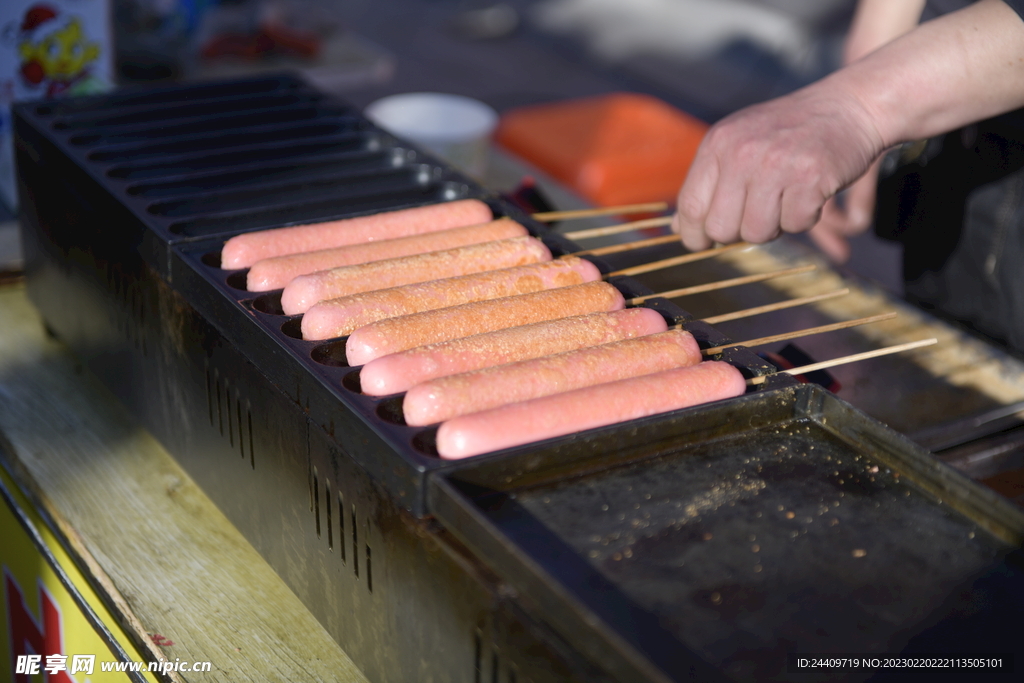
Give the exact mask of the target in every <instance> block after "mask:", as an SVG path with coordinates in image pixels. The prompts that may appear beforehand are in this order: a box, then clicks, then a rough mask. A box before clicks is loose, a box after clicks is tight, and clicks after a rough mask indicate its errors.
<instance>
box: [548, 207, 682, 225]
mask: <svg viewBox="0 0 1024 683" xmlns="http://www.w3.org/2000/svg"><path fill="white" fill-rule="evenodd" d="M667 208H668V202H648V203H646V204H623V205H622V206H605V207H601V208H599V209H574V210H571V211H542V212H540V213H535V214H533V219H534V220H537V221H545V222H547V221H565V220H572V219H575V218H592V217H595V216H614V215H616V214H623V215H628V214H631V213H647V212H650V211H664V210H665V209H667Z"/></svg>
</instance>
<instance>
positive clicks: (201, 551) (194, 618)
mask: <svg viewBox="0 0 1024 683" xmlns="http://www.w3.org/2000/svg"><path fill="white" fill-rule="evenodd" d="M0 439H2V441H0V451H2V452H3V454H2V455H0V457H4V458H5V461H4V466H5V467H6V468H7V469H8V471H10V472H11V473H12V475H13V476H14V477H15V479H16V480H17V482H18V484H19V486H20V487H21V488H22V489H23V490H25V491H26V492H27V493H28V494H29V495H30V496H33V497H34V498H35V500H36V503H37V505H40V506H42V507H43V508H45V509H47V510H48V511H49V512H51V514H52V515H53V516H54V517H55V518H56V519H57V523H58V526H59V527H60V528H61V530H62V531H63V533H64V535H65V536H66V537H67V538H68V539H69V541H70V544H71V546H72V551H73V552H74V553H75V554H77V555H78V556H80V557H81V558H83V561H84V562H85V563H86V564H87V565H88V569H89V571H88V573H89V574H91V575H92V577H93V580H94V582H95V583H96V585H97V587H98V588H99V590H100V592H101V593H105V594H107V596H108V597H109V602H111V603H112V607H113V610H112V611H113V612H114V613H115V614H116V615H117V618H118V619H119V620H120V621H121V625H122V626H123V627H124V628H125V629H126V630H127V631H129V632H130V633H132V634H134V636H135V637H136V638H137V639H138V640H139V645H140V646H141V647H142V648H146V647H148V648H151V650H150V653H151V654H155V653H156V652H157V651H159V652H161V653H162V654H163V655H164V656H166V657H168V658H170V659H171V660H174V659H175V658H180V659H182V660H186V659H187V660H191V661H210V662H212V663H213V670H212V672H209V673H195V674H178V676H177V678H176V679H175V680H181V681H187V682H191V681H203V683H212V682H214V681H218V682H219V681H288V682H291V681H352V682H357V681H364V680H365V678H364V677H363V676H362V674H361V673H360V672H359V671H358V670H357V669H356V667H355V665H354V664H353V663H352V661H351V660H350V659H349V658H348V657H347V656H346V655H345V653H344V652H343V651H342V650H341V648H339V647H338V645H337V644H336V643H335V642H334V641H333V640H332V639H331V638H330V636H329V635H328V634H327V632H326V631H324V629H323V628H322V627H321V626H320V625H319V624H318V623H317V621H316V620H315V619H314V618H313V616H312V615H311V614H310V613H309V612H308V610H306V608H305V607H304V606H303V605H302V603H301V602H300V601H299V600H298V598H296V597H295V595H293V594H292V593H291V591H289V590H288V588H287V587H286V586H285V584H284V583H283V582H282V581H281V579H280V578H278V576H277V575H276V574H275V573H274V572H273V570H272V569H271V568H270V567H269V565H267V563H266V562H264V561H263V559H262V558H261V557H260V556H259V555H258V554H257V553H256V551H255V550H254V549H253V548H252V546H250V545H249V544H248V542H247V541H246V540H245V539H244V538H243V537H242V535H241V534H240V533H239V532H238V530H236V529H235V528H234V527H233V526H232V525H231V524H230V522H228V520H227V519H226V518H225V517H224V516H223V515H222V514H221V513H220V511H219V510H217V508H216V507H215V506H214V505H213V503H212V502H210V500H209V499H208V498H207V497H206V496H205V494H203V492H202V491H200V489H199V488H198V487H197V486H196V485H195V483H193V482H192V481H191V480H190V479H189V477H188V475H186V474H185V472H184V471H183V470H182V469H181V468H180V467H178V465H177V463H175V462H174V460H173V459H172V458H171V457H170V456H169V455H168V454H167V452H166V451H164V449H163V448H162V447H161V446H160V445H159V444H158V443H157V442H156V441H155V440H154V439H153V438H152V437H151V436H150V435H149V434H148V433H147V432H146V431H144V430H143V429H141V428H140V427H139V426H138V425H136V424H135V423H134V422H133V420H132V419H131V418H130V416H129V415H128V413H127V411H126V410H125V409H124V408H123V407H122V406H121V405H120V404H119V403H118V402H117V401H116V400H115V399H114V398H113V396H111V395H110V394H109V392H108V391H107V390H106V389H105V388H104V387H103V386H102V385H101V384H100V382H99V381H98V380H97V379H95V378H94V377H92V376H91V375H90V374H89V373H88V372H86V371H84V370H82V368H81V366H80V365H79V363H78V362H77V361H76V360H75V358H74V357H73V356H72V355H71V354H70V352H69V351H68V350H67V349H66V348H65V347H64V346H63V345H61V344H60V343H59V342H56V341H53V340H51V339H49V338H47V337H46V336H45V334H44V332H43V327H42V323H41V321H40V319H39V316H38V315H37V314H36V312H35V310H34V309H33V308H32V306H31V304H30V303H29V302H28V300H27V298H26V296H25V292H24V289H23V287H21V286H20V285H12V286H6V287H0ZM154 634H159V636H161V637H157V638H154ZM168 641H171V642H173V643H174V644H173V645H169V646H168V645H166V642H168ZM156 642H162V643H165V645H163V646H159V645H157V644H156ZM153 658H154V659H155V658H156V657H155V656H154V657H153Z"/></svg>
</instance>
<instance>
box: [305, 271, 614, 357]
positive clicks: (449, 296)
mask: <svg viewBox="0 0 1024 683" xmlns="http://www.w3.org/2000/svg"><path fill="white" fill-rule="evenodd" d="M600 279H601V271H599V270H598V269H597V266H595V265H594V264H593V263H590V262H589V261H586V260H584V259H581V258H578V257H576V256H564V257H562V258H560V259H555V260H554V261H548V262H547V263H533V264H530V265H528V266H518V267H516V268H505V269H503V270H492V271H488V272H486V273H474V274H473V275H463V276H461V277H452V278H446V279H444V280H430V281H428V282H419V283H416V284H412V285H404V286H402V287H392V288H390V289H378V290H376V291H373V292H363V293H362V294H353V295H351V296H346V297H341V298H338V299H330V300H328V301H321V302H320V303H318V304H316V305H315V306H313V307H311V308H310V309H309V310H308V311H306V314H305V315H303V316H302V338H303V339H330V338H331V337H340V336H342V335H346V334H349V333H351V332H353V331H354V330H356V329H358V328H360V327H363V326H364V325H369V324H370V323H373V322H377V321H378V320H384V319H386V318H395V317H398V316H400V315H409V314H411V313H420V312H422V311H432V310H436V309H438V308H447V307H449V306H458V305H459V304H466V303H470V302H472V301H484V300H486V299H497V298H499V297H503V296H515V295H516V294H528V293H530V292H539V291H541V290H545V289H555V288H556V287H569V286H570V285H578V284H582V283H584V282H595V281H597V280H600Z"/></svg>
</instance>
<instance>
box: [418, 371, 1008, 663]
mask: <svg viewBox="0 0 1024 683" xmlns="http://www.w3.org/2000/svg"><path fill="white" fill-rule="evenodd" d="M621 431H622V430H619V429H616V428H608V429H602V430H594V431H592V432H588V433H585V434H582V435H579V436H575V437H569V438H564V439H559V440H556V441H553V442H550V443H548V444H545V445H544V446H543V447H538V448H536V449H535V450H534V452H533V453H532V455H531V458H530V459H529V460H528V461H525V462H524V461H523V460H513V459H507V458H501V457H490V458H487V459H481V460H469V461H466V462H465V463H464V464H463V466H462V467H456V468H449V469H447V470H446V471H445V472H443V473H439V474H438V475H436V476H434V477H432V478H431V484H430V493H429V500H428V506H429V509H430V511H431V512H432V513H433V514H434V515H436V517H437V518H438V520H440V521H441V522H442V523H443V524H444V526H445V528H447V529H448V530H450V531H451V532H452V533H453V534H454V535H455V536H456V537H458V538H459V539H460V540H462V541H463V542H464V543H466V545H467V546H468V547H470V548H471V549H472V550H473V551H474V552H475V553H476V554H477V555H478V556H480V557H481V558H482V559H483V560H484V561H485V562H487V563H488V564H490V565H491V566H493V567H494V568H495V569H496V570H497V571H498V573H499V574H500V575H501V577H502V578H503V579H505V580H506V581H508V582H509V583H510V584H512V585H513V586H514V587H515V588H516V589H518V590H519V591H521V593H522V594H523V595H525V596H528V597H529V598H530V599H531V600H532V601H533V602H535V603H537V604H542V605H544V609H545V617H546V619H547V620H548V623H549V624H551V625H552V626H553V627H554V628H555V629H556V630H557V631H558V632H560V633H561V634H562V635H563V637H566V638H568V639H569V640H570V641H571V642H572V643H573V644H574V645H575V646H576V647H577V648H579V649H580V650H581V652H583V653H584V654H585V655H586V656H588V657H590V658H592V659H593V660H594V661H596V662H599V663H600V664H601V665H602V666H603V667H604V668H605V669H606V670H607V671H609V672H612V674H613V676H615V677H616V678H620V679H623V680H638V679H644V680H659V681H666V680H691V679H692V678H693V677H695V678H696V679H698V680H708V679H713V678H715V677H716V676H718V675H720V674H725V675H726V676H728V677H729V678H732V679H737V680H764V679H767V678H773V677H776V676H778V675H780V674H781V673H783V672H784V671H785V667H786V656H787V653H788V652H839V653H852V652H898V651H900V650H901V649H902V648H903V646H904V645H905V644H906V642H907V640H908V639H909V638H910V637H911V636H913V635H914V634H915V633H916V632H917V631H919V630H921V629H923V628H924V627H925V626H926V625H928V623H929V621H928V620H929V618H930V617H932V616H933V614H932V613H933V612H934V611H935V610H936V609H937V608H939V606H940V605H941V604H942V602H943V600H944V599H946V598H947V597H948V596H950V595H951V594H953V593H954V592H955V591H957V590H966V589H964V587H963V586H962V584H963V583H964V582H965V581H968V580H970V579H971V578H973V577H975V576H977V575H978V574H979V573H980V572H982V571H984V570H985V569H987V568H990V567H992V566H993V565H996V564H998V563H999V562H1000V561H1001V559H1002V557H1003V555H1005V554H1006V553H1007V552H1009V551H1011V550H1012V549H1014V548H1016V547H1018V546H1019V545H1020V543H1021V540H1022V539H1024V511H1021V510H1020V509H1018V508H1016V507H1014V506H1013V505H1011V504H1009V503H1008V502H1007V501H1005V500H1004V499H1002V498H1000V497H999V496H997V495H995V494H993V493H992V492H991V491H989V490H987V489H984V488H983V487H980V486H978V485H976V484H974V483H973V482H970V481H968V480H967V479H965V478H963V477H962V476H960V475H958V474H956V473H955V472H954V471H953V470H951V469H949V468H947V467H945V466H944V465H941V464H939V463H937V462H936V461H935V460H934V458H932V457H931V456H930V455H929V454H928V453H927V452H926V451H924V450H922V449H920V448H919V447H917V446H916V445H914V444H913V443H912V442H910V441H909V440H907V439H906V438H904V437H902V436H901V435H899V434H897V433H895V432H893V431H891V430H889V429H888V428H886V427H885V426H884V425H881V424H880V423H878V422H875V421H874V420H872V419H870V418H868V417H866V416H865V415H863V414H862V413H860V412H858V411H857V410H855V409H853V408H852V407H850V406H848V405H847V404H845V403H843V402H842V401H840V400H839V399H837V398H835V397H834V396H833V395H832V394H830V393H828V392H826V391H824V390H822V389H820V388H819V387H816V386H814V385H799V386H796V387H788V388H782V389H777V390H774V391H767V392H761V393H759V394H750V395H747V396H745V397H743V398H740V399H738V400H734V401H730V402H725V403H719V404H714V405H709V406H705V407H698V408H692V409H689V410H684V411H679V412H677V413H674V414H669V415H663V416H655V417H652V418H649V419H647V420H642V421H638V422H635V423H631V425H630V434H629V438H628V439H626V438H623V435H622V434H621ZM610 442H611V443H610ZM613 453H614V455H613ZM808 676H809V677H808ZM830 676H835V674H834V673H831V674H830ZM855 677H863V674H857V675H856V676H855ZM819 678H820V677H819ZM800 680H815V677H814V676H813V675H811V674H808V675H807V676H805V675H804V674H803V673H801V677H800Z"/></svg>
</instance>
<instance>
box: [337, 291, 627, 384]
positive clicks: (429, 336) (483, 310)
mask: <svg viewBox="0 0 1024 683" xmlns="http://www.w3.org/2000/svg"><path fill="white" fill-rule="evenodd" d="M625 305H626V300H625V299H623V298H622V294H621V293H620V292H619V290H617V289H615V287H613V286H612V285H610V284H608V283H606V282H588V283H587V284H584V285H575V286H573V287H560V288H558V289H548V290H545V291H543V292H534V293H532V294H519V295H518V296H506V297H502V298H500V299H489V300H487V301H474V302H473V303H468V304H462V305H460V306H452V307H450V308H440V309H438V310H436V311H424V312H423V313H413V314H412V315H403V316H400V317H398V318H388V319H387V320H379V321H377V322H375V323H370V324H369V325H366V326H365V327H360V328H359V329H358V330H356V331H355V332H353V333H352V334H351V335H350V336H349V338H348V342H347V343H346V344H345V355H346V356H347V358H348V362H349V365H363V364H364V363H368V362H369V361H371V360H373V359H374V358H379V357H380V356H386V355H388V354H389V353H397V352H399V351H405V350H406V349H411V348H415V347H417V346H426V345H427V344H436V343H438V342H443V341H448V340H449V339H458V338H459V337H468V336H470V335H473V334H481V333H483V332H493V331H494V330H501V329H505V328H506V327H517V326H519V325H529V324H530V323H539V322H541V321H543V320H555V319H557V318H564V317H565V316H568V315H580V314H583V313H598V312H601V311H617V310H618V309H620V308H624V307H625Z"/></svg>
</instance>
